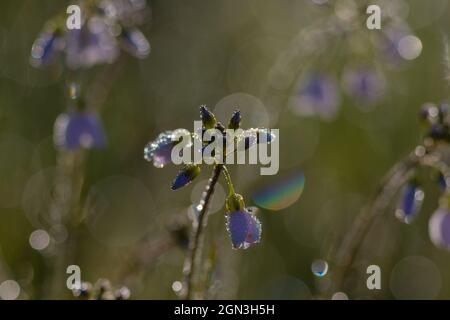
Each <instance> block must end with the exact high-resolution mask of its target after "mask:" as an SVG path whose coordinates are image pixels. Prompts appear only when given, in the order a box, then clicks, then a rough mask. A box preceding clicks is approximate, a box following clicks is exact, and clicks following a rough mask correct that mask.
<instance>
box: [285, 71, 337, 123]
mask: <svg viewBox="0 0 450 320" xmlns="http://www.w3.org/2000/svg"><path fill="white" fill-rule="evenodd" d="M339 102H340V98H339V92H338V89H337V86H336V82H335V81H334V79H333V78H331V77H329V76H327V75H324V74H321V73H312V74H310V75H308V76H307V77H306V78H304V79H303V80H302V81H301V82H300V86H299V89H298V93H297V96H296V97H295V101H294V105H293V111H294V112H295V113H297V114H299V115H301V116H313V115H318V116H319V117H321V118H322V119H326V120H330V119H333V118H334V117H335V116H336V114H337V111H338V107H339Z"/></svg>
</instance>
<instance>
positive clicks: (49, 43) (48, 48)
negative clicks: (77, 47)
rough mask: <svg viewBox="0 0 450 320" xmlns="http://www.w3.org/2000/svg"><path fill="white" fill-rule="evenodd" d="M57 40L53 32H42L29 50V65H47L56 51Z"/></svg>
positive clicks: (49, 30)
mask: <svg viewBox="0 0 450 320" xmlns="http://www.w3.org/2000/svg"><path fill="white" fill-rule="evenodd" d="M58 43H59V38H58V36H57V32H56V31H55V30H51V29H47V30H44V31H42V32H41V33H40V34H39V36H38V38H37V39H36V41H35V42H34V43H33V47H32V49H31V58H30V61H31V64H32V65H33V66H34V67H42V66H45V65H47V64H49V63H50V62H51V61H52V59H53V57H54V56H55V54H57V51H58V47H59V46H58Z"/></svg>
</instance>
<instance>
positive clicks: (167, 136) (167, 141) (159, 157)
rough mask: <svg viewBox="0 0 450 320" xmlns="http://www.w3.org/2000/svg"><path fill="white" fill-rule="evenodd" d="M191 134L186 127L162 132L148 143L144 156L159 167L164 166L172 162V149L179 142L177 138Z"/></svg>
mask: <svg viewBox="0 0 450 320" xmlns="http://www.w3.org/2000/svg"><path fill="white" fill-rule="evenodd" d="M186 134H187V135H189V131H187V130H186V129H177V130H174V131H165V132H163V133H161V134H160V135H159V136H158V137H157V138H156V139H155V140H154V141H151V142H149V143H148V144H147V146H146V147H145V149H144V158H145V160H147V161H149V162H153V165H154V166H155V167H157V168H163V167H164V166H165V165H166V164H168V163H169V162H171V159H172V157H171V155H172V149H173V147H174V146H175V145H177V144H178V143H179V141H178V140H176V139H175V138H176V137H177V136H181V135H186Z"/></svg>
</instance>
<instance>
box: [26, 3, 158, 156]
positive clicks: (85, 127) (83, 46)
mask: <svg viewBox="0 0 450 320" xmlns="http://www.w3.org/2000/svg"><path fill="white" fill-rule="evenodd" d="M77 4H78V5H79V7H80V9H81V12H82V15H81V17H82V20H81V26H80V27H81V28H80V29H72V30H69V29H67V27H66V16H65V14H61V15H58V16H56V17H54V18H53V19H51V20H49V21H48V22H47V23H46V24H45V26H44V28H43V30H42V31H41V32H40V34H39V36H38V38H37V39H36V41H35V42H34V44H33V46H32V49H31V57H30V62H31V64H32V65H33V66H35V67H45V66H49V65H50V64H52V63H53V62H54V61H55V60H57V58H60V60H62V61H63V65H64V66H65V67H67V68H68V69H69V70H79V69H87V68H89V67H93V66H94V65H99V64H111V63H113V62H115V61H116V60H117V58H118V57H119V54H120V50H121V49H123V50H124V51H126V52H128V53H129V54H131V55H132V56H134V57H137V58H145V57H146V56H147V55H148V54H149V53H150V44H149V42H148V41H147V39H146V37H145V36H144V35H143V33H142V32H141V31H140V30H139V29H137V27H136V26H137V25H139V24H142V22H143V20H144V18H145V16H146V13H147V6H146V1H145V0H89V1H79V2H78V3H77ZM69 92H70V94H69V95H70V104H69V106H68V111H67V112H65V113H63V114H61V115H60V116H58V118H57V119H56V122H55V125H54V142H55V145H56V146H58V147H60V148H63V149H67V150H71V151H73V150H78V149H81V148H84V149H91V148H102V147H104V146H105V144H106V135H105V133H104V131H103V126H102V123H101V119H100V117H99V115H98V112H97V111H96V110H95V108H94V107H93V106H91V105H86V104H87V103H86V100H85V99H84V97H82V96H81V94H80V85H79V84H78V83H71V84H70V86H69Z"/></svg>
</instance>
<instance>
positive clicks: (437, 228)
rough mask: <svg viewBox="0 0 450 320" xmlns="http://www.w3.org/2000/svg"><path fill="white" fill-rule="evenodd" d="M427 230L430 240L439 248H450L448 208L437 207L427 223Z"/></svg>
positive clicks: (449, 213)
mask: <svg viewBox="0 0 450 320" xmlns="http://www.w3.org/2000/svg"><path fill="white" fill-rule="evenodd" d="M428 232H429V235H430V239H431V241H432V242H433V243H434V244H435V245H436V246H437V247H441V248H445V249H447V250H450V210H449V209H447V208H439V209H437V210H436V211H435V212H434V213H433V215H432V216H431V218H430V221H429V223H428Z"/></svg>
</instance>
